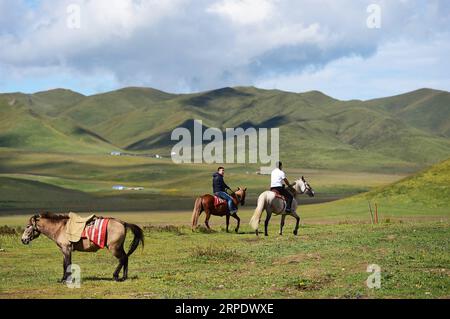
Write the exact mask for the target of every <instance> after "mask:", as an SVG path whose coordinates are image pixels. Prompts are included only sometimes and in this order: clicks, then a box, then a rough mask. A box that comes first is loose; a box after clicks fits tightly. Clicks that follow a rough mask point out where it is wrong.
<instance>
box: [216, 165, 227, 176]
mask: <svg viewBox="0 0 450 319" xmlns="http://www.w3.org/2000/svg"><path fill="white" fill-rule="evenodd" d="M217 172H218V173H219V174H220V175H223V174H225V168H223V167H222V166H220V167H219V168H218V169H217Z"/></svg>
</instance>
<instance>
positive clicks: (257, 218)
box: [250, 193, 266, 230]
mask: <svg viewBox="0 0 450 319" xmlns="http://www.w3.org/2000/svg"><path fill="white" fill-rule="evenodd" d="M265 202H266V199H265V196H264V193H262V194H261V195H259V197H258V204H257V206H256V209H255V212H254V213H253V216H252V219H250V226H251V227H252V228H253V230H257V229H258V227H259V221H260V220H261V215H262V212H263V210H264V204H265Z"/></svg>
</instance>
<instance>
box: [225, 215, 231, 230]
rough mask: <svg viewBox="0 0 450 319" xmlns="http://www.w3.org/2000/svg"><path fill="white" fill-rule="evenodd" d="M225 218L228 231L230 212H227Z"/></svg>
mask: <svg viewBox="0 0 450 319" xmlns="http://www.w3.org/2000/svg"><path fill="white" fill-rule="evenodd" d="M225 218H226V221H227V233H229V232H230V231H229V230H228V227H229V226H230V214H229V213H228V214H227V215H226V217H225Z"/></svg>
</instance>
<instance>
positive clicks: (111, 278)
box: [82, 275, 138, 282]
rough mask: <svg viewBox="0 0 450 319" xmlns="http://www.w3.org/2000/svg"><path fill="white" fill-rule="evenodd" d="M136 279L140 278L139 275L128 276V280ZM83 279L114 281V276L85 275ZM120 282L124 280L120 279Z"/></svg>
mask: <svg viewBox="0 0 450 319" xmlns="http://www.w3.org/2000/svg"><path fill="white" fill-rule="evenodd" d="M134 279H138V276H136V275H135V276H130V277H128V279H127V280H134ZM82 281H112V282H114V278H113V277H112V276H111V277H95V276H89V277H84V278H82ZM119 282H122V280H121V279H120V280H119Z"/></svg>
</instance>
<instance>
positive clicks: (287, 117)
mask: <svg viewBox="0 0 450 319" xmlns="http://www.w3.org/2000/svg"><path fill="white" fill-rule="evenodd" d="M449 112H450V93H449V92H445V91H436V90H431V89H421V90H417V91H414V92H410V93H406V94H402V95H398V96H393V97H387V98H382V99H375V100H370V101H359V100H352V101H340V100H337V99H334V98H332V97H329V96H327V95H325V94H323V93H321V92H318V91H311V92H305V93H291V92H283V91H279V90H262V89H257V88H254V87H234V88H222V89H218V90H213V91H208V92H200V93H194V94H170V93H165V92H161V91H158V90H155V89H151V88H136V87H130V88H124V89H120V90H117V91H112V92H107V93H103V94H97V95H93V96H84V95H81V94H78V93H76V92H72V91H70V90H63V89H56V90H51V91H47V92H39V93H35V94H22V93H7V94H0V114H1V116H2V118H1V119H0V147H7V148H13V149H20V150H31V151H44V152H46V151H48V152H69V153H70V152H76V153H83V152H88V153H89V152H98V153H104V152H107V151H110V150H118V149H121V150H128V151H133V152H148V151H155V152H156V151H157V152H162V153H163V154H169V152H170V149H171V147H172V146H173V145H174V144H175V142H173V141H171V140H170V134H171V132H172V130H173V129H174V128H176V127H180V126H183V127H187V128H191V127H192V125H191V124H192V122H190V120H193V119H200V120H203V124H204V126H205V128H206V127H218V128H220V129H222V130H224V129H225V128H227V127H243V128H247V127H250V126H253V127H256V128H258V127H267V128H272V127H279V128H280V132H281V137H280V139H281V141H280V142H281V147H280V149H281V150H282V154H283V160H285V162H286V161H287V162H288V163H289V165H295V166H300V167H310V168H332V169H350V170H364V171H377V170H378V171H386V170H388V171H389V170H390V171H415V170H417V169H420V168H423V167H425V166H427V165H430V164H434V163H436V162H438V161H441V160H443V159H446V158H448V157H449V156H450V138H449V134H450V133H449V132H450V116H449ZM189 122H190V123H189Z"/></svg>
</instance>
